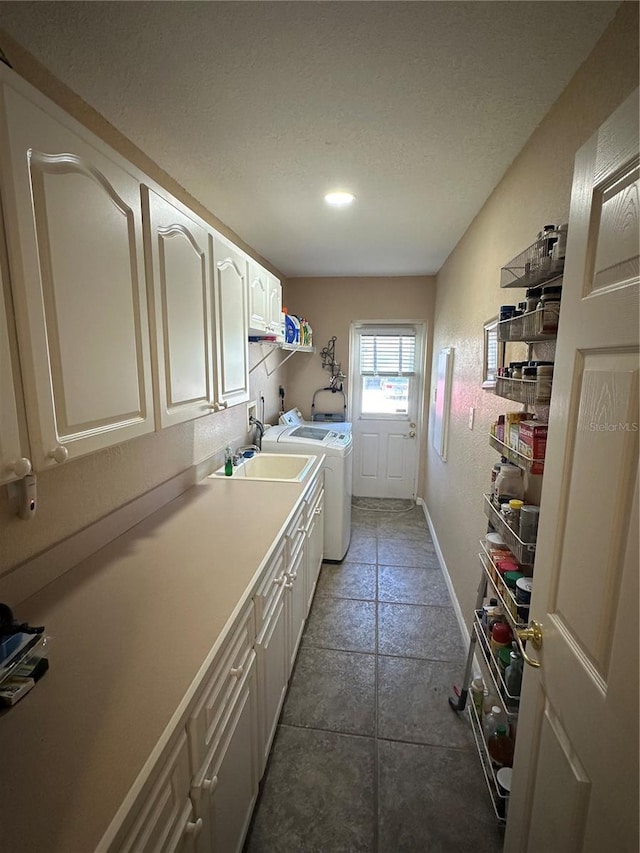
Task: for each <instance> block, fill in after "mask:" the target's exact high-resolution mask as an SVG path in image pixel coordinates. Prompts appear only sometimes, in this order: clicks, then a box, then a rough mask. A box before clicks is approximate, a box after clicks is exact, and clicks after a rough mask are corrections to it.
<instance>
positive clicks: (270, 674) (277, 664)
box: [256, 591, 289, 776]
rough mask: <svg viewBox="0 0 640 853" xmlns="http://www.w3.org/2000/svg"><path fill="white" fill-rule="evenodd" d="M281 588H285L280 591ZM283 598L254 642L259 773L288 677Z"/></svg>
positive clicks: (264, 761)
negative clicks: (256, 669) (258, 722)
mask: <svg viewBox="0 0 640 853" xmlns="http://www.w3.org/2000/svg"><path fill="white" fill-rule="evenodd" d="M283 592H284V591H283ZM285 602H286V598H285V596H284V595H283V593H280V595H279V597H278V599H277V601H276V604H275V606H274V608H273V611H272V613H271V616H270V618H269V620H268V621H267V623H266V624H265V626H264V628H263V630H262V632H261V633H260V635H259V636H258V639H257V642H256V655H257V658H258V692H259V711H260V717H259V721H260V776H262V774H263V772H264V768H265V766H266V763H267V758H268V757H269V750H270V749H271V742H272V740H273V736H274V734H275V731H276V726H277V724H278V715H279V714H280V709H281V708H282V703H283V701H284V696H285V693H286V690H287V681H288V678H289V654H288V645H287V608H286V607H285Z"/></svg>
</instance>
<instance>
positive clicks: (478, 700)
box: [469, 678, 485, 719]
mask: <svg viewBox="0 0 640 853" xmlns="http://www.w3.org/2000/svg"><path fill="white" fill-rule="evenodd" d="M469 693H470V694H471V699H472V701H473V704H474V706H475V709H476V713H477V714H478V718H479V719H482V705H483V702H484V693H485V687H484V681H483V680H482V678H474V679H473V681H472V682H471V684H470V686H469Z"/></svg>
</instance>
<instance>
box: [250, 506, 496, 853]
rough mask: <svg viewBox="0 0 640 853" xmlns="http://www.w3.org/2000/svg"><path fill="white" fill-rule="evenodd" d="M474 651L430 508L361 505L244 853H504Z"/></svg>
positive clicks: (317, 614) (292, 693) (292, 696)
mask: <svg viewBox="0 0 640 853" xmlns="http://www.w3.org/2000/svg"><path fill="white" fill-rule="evenodd" d="M465 656H466V648H465V647H464V646H463V643H462V639H461V636H460V630H459V628H458V624H457V621H456V619H455V616H454V612H453V608H452V607H451V600H450V598H449V593H448V590H447V587H446V584H445V581H444V577H443V574H442V571H441V569H440V566H439V563H438V560H437V557H436V553H435V549H434V547H433V543H432V540H431V537H430V534H429V530H428V527H427V525H426V522H425V519H424V514H423V512H422V509H421V508H420V507H416V506H413V505H412V504H410V503H409V502H407V501H372V500H365V499H358V498H356V499H354V507H353V533H352V539H351V546H350V548H349V551H348V553H347V556H346V558H345V560H344V562H343V563H342V564H340V565H333V564H328V563H325V564H324V565H323V567H322V572H321V574H320V578H319V581H318V588H317V590H316V596H315V599H314V602H313V606H312V608H311V613H310V614H309V619H308V622H307V626H306V628H305V632H304V635H303V638H302V642H301V645H300V650H299V652H298V658H297V661H296V665H295V669H294V672H293V675H292V678H291V683H290V686H289V691H288V694H287V697H286V699H285V704H284V707H283V710H282V715H281V717H280V723H279V726H278V730H277V734H276V737H275V740H274V744H273V747H272V751H271V756H270V759H269V764H268V767H267V771H266V773H265V776H264V779H263V781H262V784H261V791H260V796H259V799H258V803H257V805H256V809H255V812H254V818H253V822H252V825H251V827H250V830H249V834H248V836H247V841H246V844H245V853H356V851H367V853H423V851H424V853H427V851H428V853H439V851H442V853H455V851H467V850H473V851H474V853H498V851H500V850H501V849H502V832H501V830H500V829H499V827H498V824H497V821H496V818H495V815H494V813H493V810H492V807H491V804H490V801H489V795H488V793H487V790H486V787H485V783H484V777H483V775H482V770H481V768H480V763H479V760H478V757H477V753H476V751H475V746H474V744H473V738H472V735H471V732H470V729H469V725H468V722H467V720H466V717H465V716H463V715H461V716H460V717H458V715H456V714H455V713H454V712H453V711H452V710H451V709H450V708H449V704H448V697H449V695H451V687H452V685H453V684H460V682H461V679H462V674H463V671H464V660H465Z"/></svg>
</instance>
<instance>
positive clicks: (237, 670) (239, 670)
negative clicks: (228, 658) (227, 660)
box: [231, 666, 244, 679]
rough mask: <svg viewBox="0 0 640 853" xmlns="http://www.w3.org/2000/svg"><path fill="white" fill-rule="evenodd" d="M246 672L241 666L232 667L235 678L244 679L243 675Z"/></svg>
mask: <svg viewBox="0 0 640 853" xmlns="http://www.w3.org/2000/svg"><path fill="white" fill-rule="evenodd" d="M243 672H244V669H243V667H241V666H232V667H231V675H232V676H233V677H234V678H237V679H240V678H242V673H243Z"/></svg>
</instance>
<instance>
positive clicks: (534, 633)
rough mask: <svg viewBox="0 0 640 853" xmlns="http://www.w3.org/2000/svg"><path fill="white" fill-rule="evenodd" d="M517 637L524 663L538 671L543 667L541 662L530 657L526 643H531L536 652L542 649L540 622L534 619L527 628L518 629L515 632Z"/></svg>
mask: <svg viewBox="0 0 640 853" xmlns="http://www.w3.org/2000/svg"><path fill="white" fill-rule="evenodd" d="M515 636H516V641H517V643H518V646H519V647H520V654H521V655H522V659H523V660H524V662H525V663H528V664H529V666H532V667H534V669H538V668H539V667H540V666H542V664H541V663H540V661H539V660H535V658H531V657H529V655H528V654H527V652H526V651H525V648H524V642H525V641H526V642H530V643H531V645H532V646H533V648H534V649H536V650H538V649H541V648H542V625H541V624H540V623H539V622H536V620H535V619H532V620H531V622H530V623H529V626H528V627H527V628H518V629H517V630H516V632H515Z"/></svg>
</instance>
